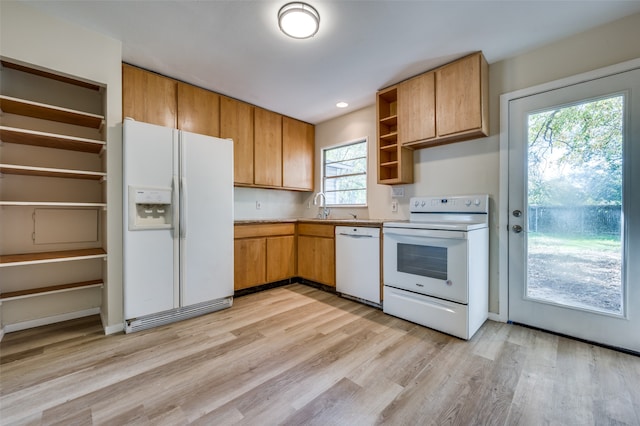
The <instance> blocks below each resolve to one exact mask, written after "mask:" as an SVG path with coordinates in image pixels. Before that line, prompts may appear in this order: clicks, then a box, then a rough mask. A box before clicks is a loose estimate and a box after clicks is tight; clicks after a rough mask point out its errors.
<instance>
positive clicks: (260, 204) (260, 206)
mask: <svg viewBox="0 0 640 426" xmlns="http://www.w3.org/2000/svg"><path fill="white" fill-rule="evenodd" d="M261 208H262V203H261V202H260V201H256V210H260V209H261Z"/></svg>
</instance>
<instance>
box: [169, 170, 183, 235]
mask: <svg viewBox="0 0 640 426" xmlns="http://www.w3.org/2000/svg"><path fill="white" fill-rule="evenodd" d="M171 189H172V190H173V200H172V202H173V206H174V208H173V212H172V216H173V217H172V221H171V222H172V226H173V238H178V237H179V236H180V222H179V220H180V217H181V215H180V210H179V209H178V208H175V206H178V205H179V203H180V195H179V192H178V176H176V175H173V179H172V181H171Z"/></svg>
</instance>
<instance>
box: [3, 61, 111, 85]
mask: <svg viewBox="0 0 640 426" xmlns="http://www.w3.org/2000/svg"><path fill="white" fill-rule="evenodd" d="M0 63H2V66H3V67H6V68H12V69H14V70H18V71H22V72H26V73H27V74H33V75H37V76H40V77H45V78H49V79H51V80H57V81H62V82H63V83H69V84H73V85H74V86H79V87H84V88H86V89H91V90H96V91H97V90H100V86H98V85H97V84H93V83H87V82H86V81H81V80H76V79H74V78H69V77H65V76H62V75H58V74H53V73H50V72H46V71H40V70H37V69H34V68H29V67H25V66H23V65H18V64H14V63H11V62H7V61H0Z"/></svg>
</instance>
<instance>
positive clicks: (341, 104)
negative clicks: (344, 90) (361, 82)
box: [336, 102, 349, 108]
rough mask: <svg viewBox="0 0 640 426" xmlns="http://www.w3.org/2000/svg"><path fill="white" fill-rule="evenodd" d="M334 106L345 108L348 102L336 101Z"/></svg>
mask: <svg viewBox="0 0 640 426" xmlns="http://www.w3.org/2000/svg"><path fill="white" fill-rule="evenodd" d="M336 106H337V107H338V108H346V107H348V106H349V104H348V103H346V102H338V103H337V104H336Z"/></svg>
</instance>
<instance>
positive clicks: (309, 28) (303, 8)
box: [278, 2, 320, 38]
mask: <svg viewBox="0 0 640 426" xmlns="http://www.w3.org/2000/svg"><path fill="white" fill-rule="evenodd" d="M278 25H279V26H280V30H281V31H282V32H283V33H285V34H286V35H288V36H289V37H293V38H309V37H313V36H314V35H315V34H316V33H317V32H318V28H320V14H319V13H318V11H317V10H315V9H314V8H313V7H312V6H309V5H308V4H307V3H302V2H292V3H287V4H285V5H284V6H282V7H281V8H280V10H279V11H278Z"/></svg>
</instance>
